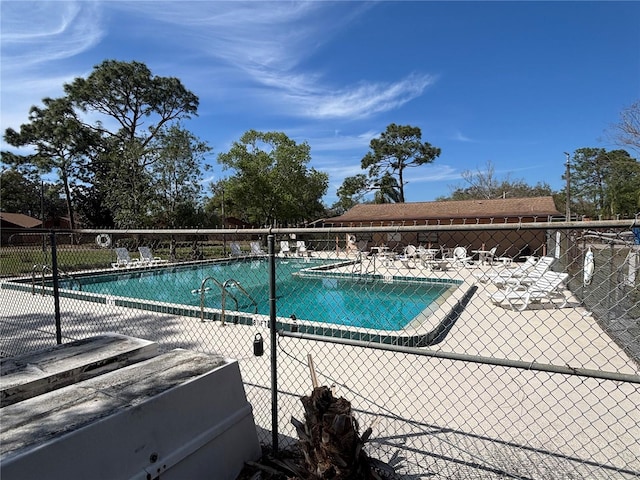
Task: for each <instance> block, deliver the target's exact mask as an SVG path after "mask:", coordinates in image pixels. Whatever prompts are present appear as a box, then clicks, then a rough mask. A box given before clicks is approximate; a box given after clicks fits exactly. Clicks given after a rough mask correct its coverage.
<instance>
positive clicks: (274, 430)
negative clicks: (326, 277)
mask: <svg viewBox="0 0 640 480" xmlns="http://www.w3.org/2000/svg"><path fill="white" fill-rule="evenodd" d="M274 244H275V242H274V235H268V236H267V249H268V252H269V331H270V333H271V442H272V444H273V445H272V448H273V453H274V454H277V453H278V372H277V365H278V364H277V362H276V342H277V338H276V335H277V332H276V327H277V325H276V257H275V246H274Z"/></svg>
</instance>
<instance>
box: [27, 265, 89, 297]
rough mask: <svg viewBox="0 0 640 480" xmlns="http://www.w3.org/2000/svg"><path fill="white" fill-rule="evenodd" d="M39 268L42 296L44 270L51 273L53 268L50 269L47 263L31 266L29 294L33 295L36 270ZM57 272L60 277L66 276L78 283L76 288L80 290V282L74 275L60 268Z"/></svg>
mask: <svg viewBox="0 0 640 480" xmlns="http://www.w3.org/2000/svg"><path fill="white" fill-rule="evenodd" d="M38 270H40V278H41V280H42V291H41V294H42V296H44V274H45V272H46V271H49V272H51V273H52V274H53V270H52V269H51V267H50V266H49V265H39V264H37V263H36V264H35V265H34V266H33V268H32V269H31V295H35V294H36V273H37V271H38ZM58 273H59V274H60V276H61V277H66V278H69V279H71V280H72V281H73V282H75V283H77V284H78V290H80V291H82V284H81V283H80V280H78V279H77V278H76V277H74V276H73V275H71V274H70V273H67V272H65V271H64V270H61V269H60V268H58Z"/></svg>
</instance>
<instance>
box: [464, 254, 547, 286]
mask: <svg viewBox="0 0 640 480" xmlns="http://www.w3.org/2000/svg"><path fill="white" fill-rule="evenodd" d="M536 262H537V260H536V259H535V258H534V257H528V258H527V260H526V261H525V262H524V263H522V264H520V265H519V266H518V267H516V268H504V269H503V270H498V271H495V270H492V271H489V272H474V273H473V276H474V277H476V278H477V279H478V280H479V281H481V282H486V283H491V282H493V281H494V280H496V283H504V282H505V281H506V280H509V279H513V278H519V277H522V276H524V275H525V274H526V273H527V271H528V270H529V269H530V268H532V267H533V266H534V265H535V264H536Z"/></svg>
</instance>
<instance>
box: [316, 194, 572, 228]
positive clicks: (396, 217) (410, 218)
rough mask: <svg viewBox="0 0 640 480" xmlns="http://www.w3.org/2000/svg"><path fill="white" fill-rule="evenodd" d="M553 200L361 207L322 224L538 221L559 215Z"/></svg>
mask: <svg viewBox="0 0 640 480" xmlns="http://www.w3.org/2000/svg"><path fill="white" fill-rule="evenodd" d="M559 214H560V212H559V211H558V210H557V209H556V207H555V204H554V202H553V197H551V196H546V197H528V198H499V199H495V200H454V201H444V202H412V203H384V204H373V203H363V204H359V205H356V206H355V207H353V208H351V209H350V210H348V211H347V212H345V213H344V214H343V215H340V216H339V217H332V218H328V219H326V220H325V222H324V223H325V224H334V225H336V224H341V223H342V224H343V223H351V224H353V223H368V222H414V221H425V220H450V219H473V220H475V219H476V218H494V219H495V220H496V221H498V220H499V219H503V218H517V217H541V219H544V220H545V221H546V220H547V217H548V216H550V215H559Z"/></svg>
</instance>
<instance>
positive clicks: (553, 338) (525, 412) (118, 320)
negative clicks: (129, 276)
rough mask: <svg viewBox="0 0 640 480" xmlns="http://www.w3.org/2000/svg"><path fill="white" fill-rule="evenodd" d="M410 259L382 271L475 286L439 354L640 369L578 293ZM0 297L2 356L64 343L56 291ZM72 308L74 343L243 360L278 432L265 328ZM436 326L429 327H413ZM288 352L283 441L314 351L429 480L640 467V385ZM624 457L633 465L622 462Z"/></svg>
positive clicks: (250, 392)
mask: <svg viewBox="0 0 640 480" xmlns="http://www.w3.org/2000/svg"><path fill="white" fill-rule="evenodd" d="M408 266H412V265H410V264H409V265H408V264H406V262H405V263H403V262H401V261H399V260H395V261H386V262H380V263H379V264H378V265H376V273H378V274H381V275H383V276H389V275H391V276H403V277H416V278H418V277H424V276H428V277H430V278H440V279H455V280H459V281H461V282H462V287H463V288H461V289H459V292H460V293H457V294H456V295H463V294H464V292H465V291H468V289H469V288H473V289H474V294H473V295H472V296H471V297H470V299H469V302H468V304H467V305H466V308H465V309H464V310H463V311H462V312H461V313H460V314H459V316H458V318H457V319H456V322H455V325H454V326H453V328H451V330H450V331H449V333H448V335H447V336H446V337H445V338H444V339H443V340H442V341H441V342H439V343H437V344H435V345H432V346H430V347H429V348H428V349H427V350H429V351H430V352H436V353H437V352H443V353H445V352H446V353H452V354H464V355H469V356H479V357H486V358H490V359H496V358H497V359H514V360H518V361H524V362H531V363H532V364H534V363H537V364H553V365H560V366H569V367H574V368H583V369H592V370H602V371H608V372H616V373H624V374H629V375H636V376H637V375H638V374H639V373H640V371H639V369H638V365H637V364H635V363H634V362H633V361H632V360H630V359H629V358H628V357H627V355H626V354H625V353H624V352H623V351H622V349H620V348H619V347H618V346H617V345H616V344H615V343H614V342H613V341H612V340H610V339H609V337H608V336H607V335H606V334H605V333H604V332H603V331H602V330H601V328H600V327H599V326H598V324H597V323H596V321H595V320H594V318H593V317H592V316H591V314H590V312H588V311H587V310H585V308H584V307H583V306H582V305H581V304H580V303H579V302H578V301H577V299H576V298H575V297H573V296H572V295H571V294H570V292H568V291H567V292H566V294H567V298H568V305H567V306H566V307H565V308H562V309H555V308H547V306H546V305H544V304H542V305H534V306H533V307H532V308H530V309H528V310H525V311H523V312H517V311H512V310H509V309H505V308H502V307H499V306H495V305H493V304H492V303H491V302H490V301H488V294H489V293H490V292H492V291H493V290H494V289H495V287H493V286H491V285H487V284H483V283H478V282H477V280H476V278H475V276H474V275H473V272H478V271H486V270H488V269H493V268H501V267H494V266H476V267H474V268H457V269H449V270H448V271H430V270H427V269H425V268H424V267H422V266H421V265H419V264H417V265H415V266H413V267H414V268H408ZM344 268H346V269H349V267H344ZM352 270H353V269H352V268H351V271H352ZM456 298H458V299H459V297H455V296H454V297H452V298H449V299H447V301H446V302H445V304H444V305H443V308H444V310H442V311H441V312H440V313H437V315H442V314H444V313H445V312H446V311H448V310H450V308H451V305H452V302H454V301H456ZM0 305H1V310H2V312H3V315H2V320H1V328H2V335H1V336H0V351H1V352H2V353H3V354H5V355H6V354H7V353H8V354H10V353H11V352H12V350H14V349H15V346H16V345H27V347H23V348H22V350H23V351H24V350H25V349H36V348H38V347H39V346H49V345H51V342H52V338H55V328H54V319H53V317H54V316H53V298H52V297H50V296H45V297H43V296H40V295H31V294H30V293H28V292H19V291H12V290H5V289H0ZM60 308H61V314H62V327H63V333H64V334H65V337H64V338H65V340H66V339H67V338H74V339H77V338H84V337H87V336H91V335H95V334H99V333H105V332H107V331H116V332H118V333H122V334H126V335H132V336H138V337H141V338H146V339H147V340H160V341H161V342H162V343H163V344H170V345H173V346H176V347H182V348H190V349H195V350H203V351H209V350H211V349H212V348H215V350H216V353H219V354H221V355H223V356H226V357H229V358H235V359H238V360H239V363H240V367H241V370H242V375H243V380H244V382H245V388H246V390H247V396H248V398H249V400H250V402H251V403H252V405H253V408H254V412H255V413H254V415H255V417H256V423H257V424H258V426H259V427H260V428H261V429H264V430H263V435H264V434H265V433H264V432H265V431H268V430H270V428H271V425H270V423H269V420H268V419H270V409H271V393H270V389H269V385H270V384H269V379H270V360H269V358H270V355H269V352H270V348H271V347H270V339H269V331H268V329H266V328H264V326H243V325H228V326H227V327H225V328H224V329H221V327H220V324H219V322H208V323H202V322H200V321H199V320H197V319H194V318H193V317H180V316H175V315H168V314H163V313H161V312H146V311H141V310H135V309H129V308H126V307H122V306H117V305H105V304H96V303H91V302H85V301H81V300H76V299H71V298H62V299H61V302H60ZM437 315H436V317H434V318H436V319H437V318H439V317H437ZM159 325H160V326H161V328H159V327H158V326H159ZM432 327H433V325H432V324H429V325H423V326H421V327H418V330H417V331H415V332H413V331H412V333H416V332H417V333H421V332H423V331H427V330H428V329H430V328H432ZM411 328H412V329H415V328H416V327H415V326H412V327H411ZM256 333H261V334H262V337H263V338H264V351H265V355H264V356H262V357H255V356H253V349H252V348H253V345H252V341H251V340H252V339H253V336H254V335H255V334H256ZM276 352H277V355H278V366H279V371H280V372H286V375H284V374H281V377H282V378H281V379H280V380H279V390H280V394H279V397H278V399H279V400H278V401H279V409H280V412H282V413H281V418H282V419H283V420H282V423H281V425H280V427H279V431H280V432H281V433H282V434H283V435H284V436H283V439H285V438H286V436H289V437H292V438H293V437H295V431H294V429H293V427H292V426H291V425H290V423H289V422H288V419H289V418H290V416H291V415H292V412H298V413H295V414H294V416H296V417H297V418H302V415H303V412H302V407H301V404H300V401H299V395H306V394H308V393H310V391H311V389H312V386H311V379H310V375H309V367H308V364H307V359H308V356H311V357H312V358H313V359H314V364H315V368H316V371H317V374H318V378H319V381H320V383H321V384H326V385H331V384H335V385H336V389H337V394H338V395H339V396H344V397H345V398H346V399H347V400H349V401H350V402H351V403H352V405H353V407H354V408H355V409H356V415H357V417H358V420H359V422H360V425H361V426H362V427H361V429H362V430H364V428H366V427H367V426H370V425H371V424H372V423H373V422H374V420H375V427H374V432H373V435H372V441H371V442H370V444H369V451H370V453H371V454H372V456H374V457H376V458H380V459H382V460H387V461H389V460H391V459H392V458H393V457H394V456H400V457H403V458H404V462H402V463H401V466H402V467H403V468H402V471H403V472H405V473H409V474H413V475H418V476H419V477H418V478H420V476H425V477H426V476H428V478H436V479H444V478H492V479H493V478H496V479H497V478H505V473H504V472H514V471H519V472H526V473H525V477H524V478H544V479H551V478H593V479H600V478H602V479H605V478H606V479H608V478H623V479H626V478H638V476H640V458H639V457H638V456H637V455H636V454H635V453H634V452H632V451H630V450H631V448H632V447H633V448H635V447H636V446H637V445H638V444H637V439H638V438H640V413H639V410H638V408H637V405H638V404H640V390H639V388H638V384H637V383H636V384H632V383H619V382H613V381H605V380H598V379H588V378H584V377H579V376H565V375H559V374H548V373H544V372H542V373H541V372H532V371H527V370H523V369H516V368H505V367H502V366H496V365H489V364H482V363H472V362H462V361H454V360H447V359H441V358H435V357H428V356H417V355H416V356H412V357H410V358H411V362H410V364H407V356H406V355H405V354H401V353H398V352H393V351H388V350H379V349H366V353H364V354H363V348H362V347H358V346H349V345H341V344H334V343H328V342H317V341H313V340H305V339H298V338H291V337H281V338H280V339H279V340H278V349H277V350H276ZM267 438H270V437H267ZM636 453H637V452H636ZM621 458H622V459H624V463H623V464H613V463H612V461H611V459H615V461H617V462H618V463H619V462H620V459H621ZM507 477H508V476H507ZM514 478H520V477H514Z"/></svg>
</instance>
